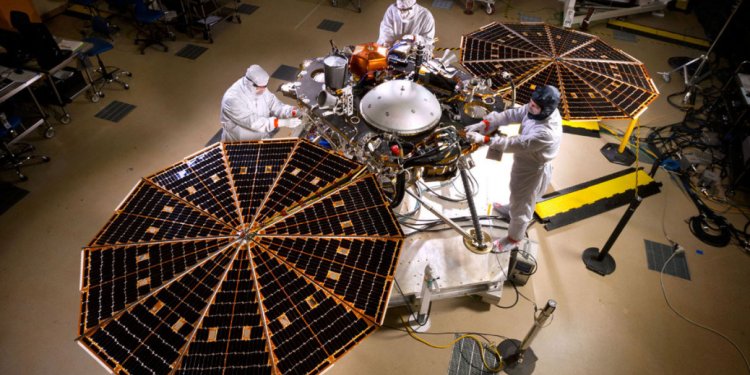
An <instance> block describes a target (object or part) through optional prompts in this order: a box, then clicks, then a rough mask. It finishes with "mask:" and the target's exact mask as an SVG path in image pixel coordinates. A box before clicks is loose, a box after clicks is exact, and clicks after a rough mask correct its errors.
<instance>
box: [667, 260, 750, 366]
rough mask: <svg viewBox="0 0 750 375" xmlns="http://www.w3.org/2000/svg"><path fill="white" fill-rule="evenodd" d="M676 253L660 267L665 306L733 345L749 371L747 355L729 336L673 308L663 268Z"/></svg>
mask: <svg viewBox="0 0 750 375" xmlns="http://www.w3.org/2000/svg"><path fill="white" fill-rule="evenodd" d="M677 254H678V251H675V252H673V253H672V255H671V256H670V257H669V258H667V260H666V261H665V262H664V265H663V266H662V267H661V272H660V273H659V284H660V285H661V293H662V295H663V296H664V301H666V302H667V306H669V309H670V310H672V312H674V313H675V314H677V316H679V317H680V318H682V319H683V320H685V321H686V322H688V323H690V324H692V325H694V326H696V327H698V328H703V329H704V330H706V331H709V332H712V333H714V334H716V335H718V336H719V337H721V338H723V339H724V340H726V341H727V342H729V343H730V344H732V346H734V348H735V349H736V350H737V352H738V353H740V356H741V357H742V359H743V360H744V361H745V367H746V368H747V372H748V373H750V362H748V360H747V357H746V356H745V353H743V352H742V349H740V347H739V345H737V344H736V343H735V342H734V341H732V339H730V338H729V337H727V336H725V335H724V334H723V333H721V332H719V331H717V330H715V329H713V328H710V327H707V326H704V325H702V324H700V323H697V322H695V321H693V320H691V319H690V318H688V317H686V316H685V315H682V314H681V313H680V312H679V311H677V310H676V309H675V308H674V306H672V303H671V302H669V298H667V292H666V290H665V288H664V270H665V269H666V268H667V264H669V262H671V261H672V259H674V257H675V255H677ZM683 254H684V250H683Z"/></svg>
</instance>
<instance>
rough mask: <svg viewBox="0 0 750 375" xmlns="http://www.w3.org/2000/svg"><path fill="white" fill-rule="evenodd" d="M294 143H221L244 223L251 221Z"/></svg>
mask: <svg viewBox="0 0 750 375" xmlns="http://www.w3.org/2000/svg"><path fill="white" fill-rule="evenodd" d="M296 144H297V142H296V141H294V140H289V141H281V142H262V143H260V142H252V143H227V144H224V147H225V149H224V153H225V154H226V157H227V160H228V163H229V170H230V171H231V174H232V179H233V181H234V187H235V189H236V192H237V198H238V201H239V204H240V207H241V208H242V217H243V220H244V222H245V223H251V222H252V219H253V217H254V216H255V213H256V211H257V210H258V208H259V207H260V204H261V202H262V201H263V198H264V197H265V196H266V194H268V192H269V191H270V190H271V186H272V185H273V183H274V182H275V181H276V177H278V175H279V173H281V169H282V168H283V167H284V164H285V163H286V161H287V159H288V158H289V154H290V153H291V152H292V149H293V148H294V146H295V145H296Z"/></svg>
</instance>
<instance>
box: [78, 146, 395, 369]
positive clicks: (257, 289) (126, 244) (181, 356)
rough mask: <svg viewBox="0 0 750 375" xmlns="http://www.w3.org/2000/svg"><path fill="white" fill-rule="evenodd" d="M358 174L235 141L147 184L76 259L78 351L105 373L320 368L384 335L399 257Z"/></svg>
mask: <svg viewBox="0 0 750 375" xmlns="http://www.w3.org/2000/svg"><path fill="white" fill-rule="evenodd" d="M362 168H363V167H362V166H361V165H359V164H357V163H354V162H352V161H350V160H348V159H345V158H343V157H341V156H339V155H336V154H333V153H331V152H328V151H326V150H324V149H322V148H320V147H318V146H315V145H313V144H311V143H309V142H306V141H300V140H280V141H259V142H239V143H226V144H220V145H216V146H212V147H210V148H207V149H205V150H202V151H201V152H199V153H197V154H195V155H193V156H191V157H189V158H187V159H185V160H184V161H183V162H180V163H178V164H175V165H173V166H171V167H169V168H166V169H164V170H163V171H160V172H158V173H156V174H154V175H152V176H150V177H148V178H147V179H144V180H143V181H141V182H140V183H139V184H138V185H136V187H135V188H134V189H133V191H132V192H131V194H130V195H129V196H128V197H127V198H126V199H125V201H124V202H123V203H122V204H121V205H120V207H118V209H117V210H116V212H115V214H114V216H113V217H112V218H111V219H110V221H109V222H108V223H107V225H106V226H105V227H104V229H102V230H101V232H100V233H99V234H98V235H97V236H96V238H95V239H94V240H93V241H92V242H91V244H90V245H89V246H90V247H86V248H84V250H83V253H82V266H83V270H82V275H81V278H82V280H81V318H80V319H81V320H80V326H79V333H80V335H81V337H80V338H79V340H80V342H81V343H82V344H83V345H84V347H86V348H87V349H88V350H89V351H90V352H91V353H92V354H93V355H95V356H96V357H97V358H99V359H100V360H101V361H102V362H103V363H105V364H106V365H107V366H108V367H109V368H110V369H111V370H112V371H113V372H115V373H130V374H141V373H157V374H162V373H170V372H176V373H180V374H210V373H238V374H239V373H242V374H245V373H253V374H272V373H317V372H320V371H322V370H324V369H326V368H328V367H329V366H330V365H331V364H333V362H334V361H336V360H337V359H338V358H339V357H340V356H341V355H343V354H345V353H346V352H347V351H349V350H350V349H351V348H352V347H353V346H354V345H355V344H357V343H358V342H360V341H361V340H362V339H363V338H364V337H366V336H367V335H368V334H369V333H371V332H372V331H373V330H375V329H376V328H377V326H378V324H381V323H382V321H383V318H384V316H385V310H386V307H387V303H388V298H389V295H390V292H391V288H392V283H393V275H394V273H395V266H396V264H397V261H398V255H399V252H400V249H401V246H402V239H403V234H402V232H401V229H400V226H399V225H398V223H397V221H396V219H395V217H394V216H393V214H392V212H391V211H390V208H389V207H388V205H387V203H386V201H385V198H384V197H383V194H382V191H381V190H380V187H379V185H378V183H377V181H376V179H375V178H374V176H372V175H370V174H367V173H363V171H362ZM289 212H294V213H293V214H290V213H289Z"/></svg>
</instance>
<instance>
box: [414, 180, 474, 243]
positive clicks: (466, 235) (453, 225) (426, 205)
mask: <svg viewBox="0 0 750 375" xmlns="http://www.w3.org/2000/svg"><path fill="white" fill-rule="evenodd" d="M406 193H407V194H409V195H411V196H412V197H413V198H414V199H416V200H417V202H419V203H420V204H421V205H422V207H424V208H426V209H427V210H428V211H430V212H432V213H433V214H434V215H435V216H437V217H438V218H440V219H441V220H443V221H444V222H445V223H446V224H448V225H450V227H451V228H453V229H454V230H456V232H458V233H460V234H461V235H462V236H463V237H464V238H466V239H468V240H469V241H474V237H472V236H471V234H469V232H467V231H465V230H464V228H461V226H460V225H458V224H456V222H454V221H453V220H451V219H449V218H448V217H447V216H445V215H443V214H442V213H440V211H438V210H436V209H435V208H433V207H432V206H430V204H429V203H427V202H425V201H424V200H422V198H420V197H418V196H416V195H415V194H414V193H412V192H411V191H409V189H406Z"/></svg>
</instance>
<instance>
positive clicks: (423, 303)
mask: <svg viewBox="0 0 750 375" xmlns="http://www.w3.org/2000/svg"><path fill="white" fill-rule="evenodd" d="M434 283H435V278H434V277H433V276H432V267H430V265H429V264H428V265H426V266H425V267H424V278H423V279H422V295H421V298H420V301H419V312H418V313H417V324H419V325H420V326H424V325H425V324H427V319H429V317H430V305H431V304H432V289H433V287H434V286H435V285H434Z"/></svg>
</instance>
